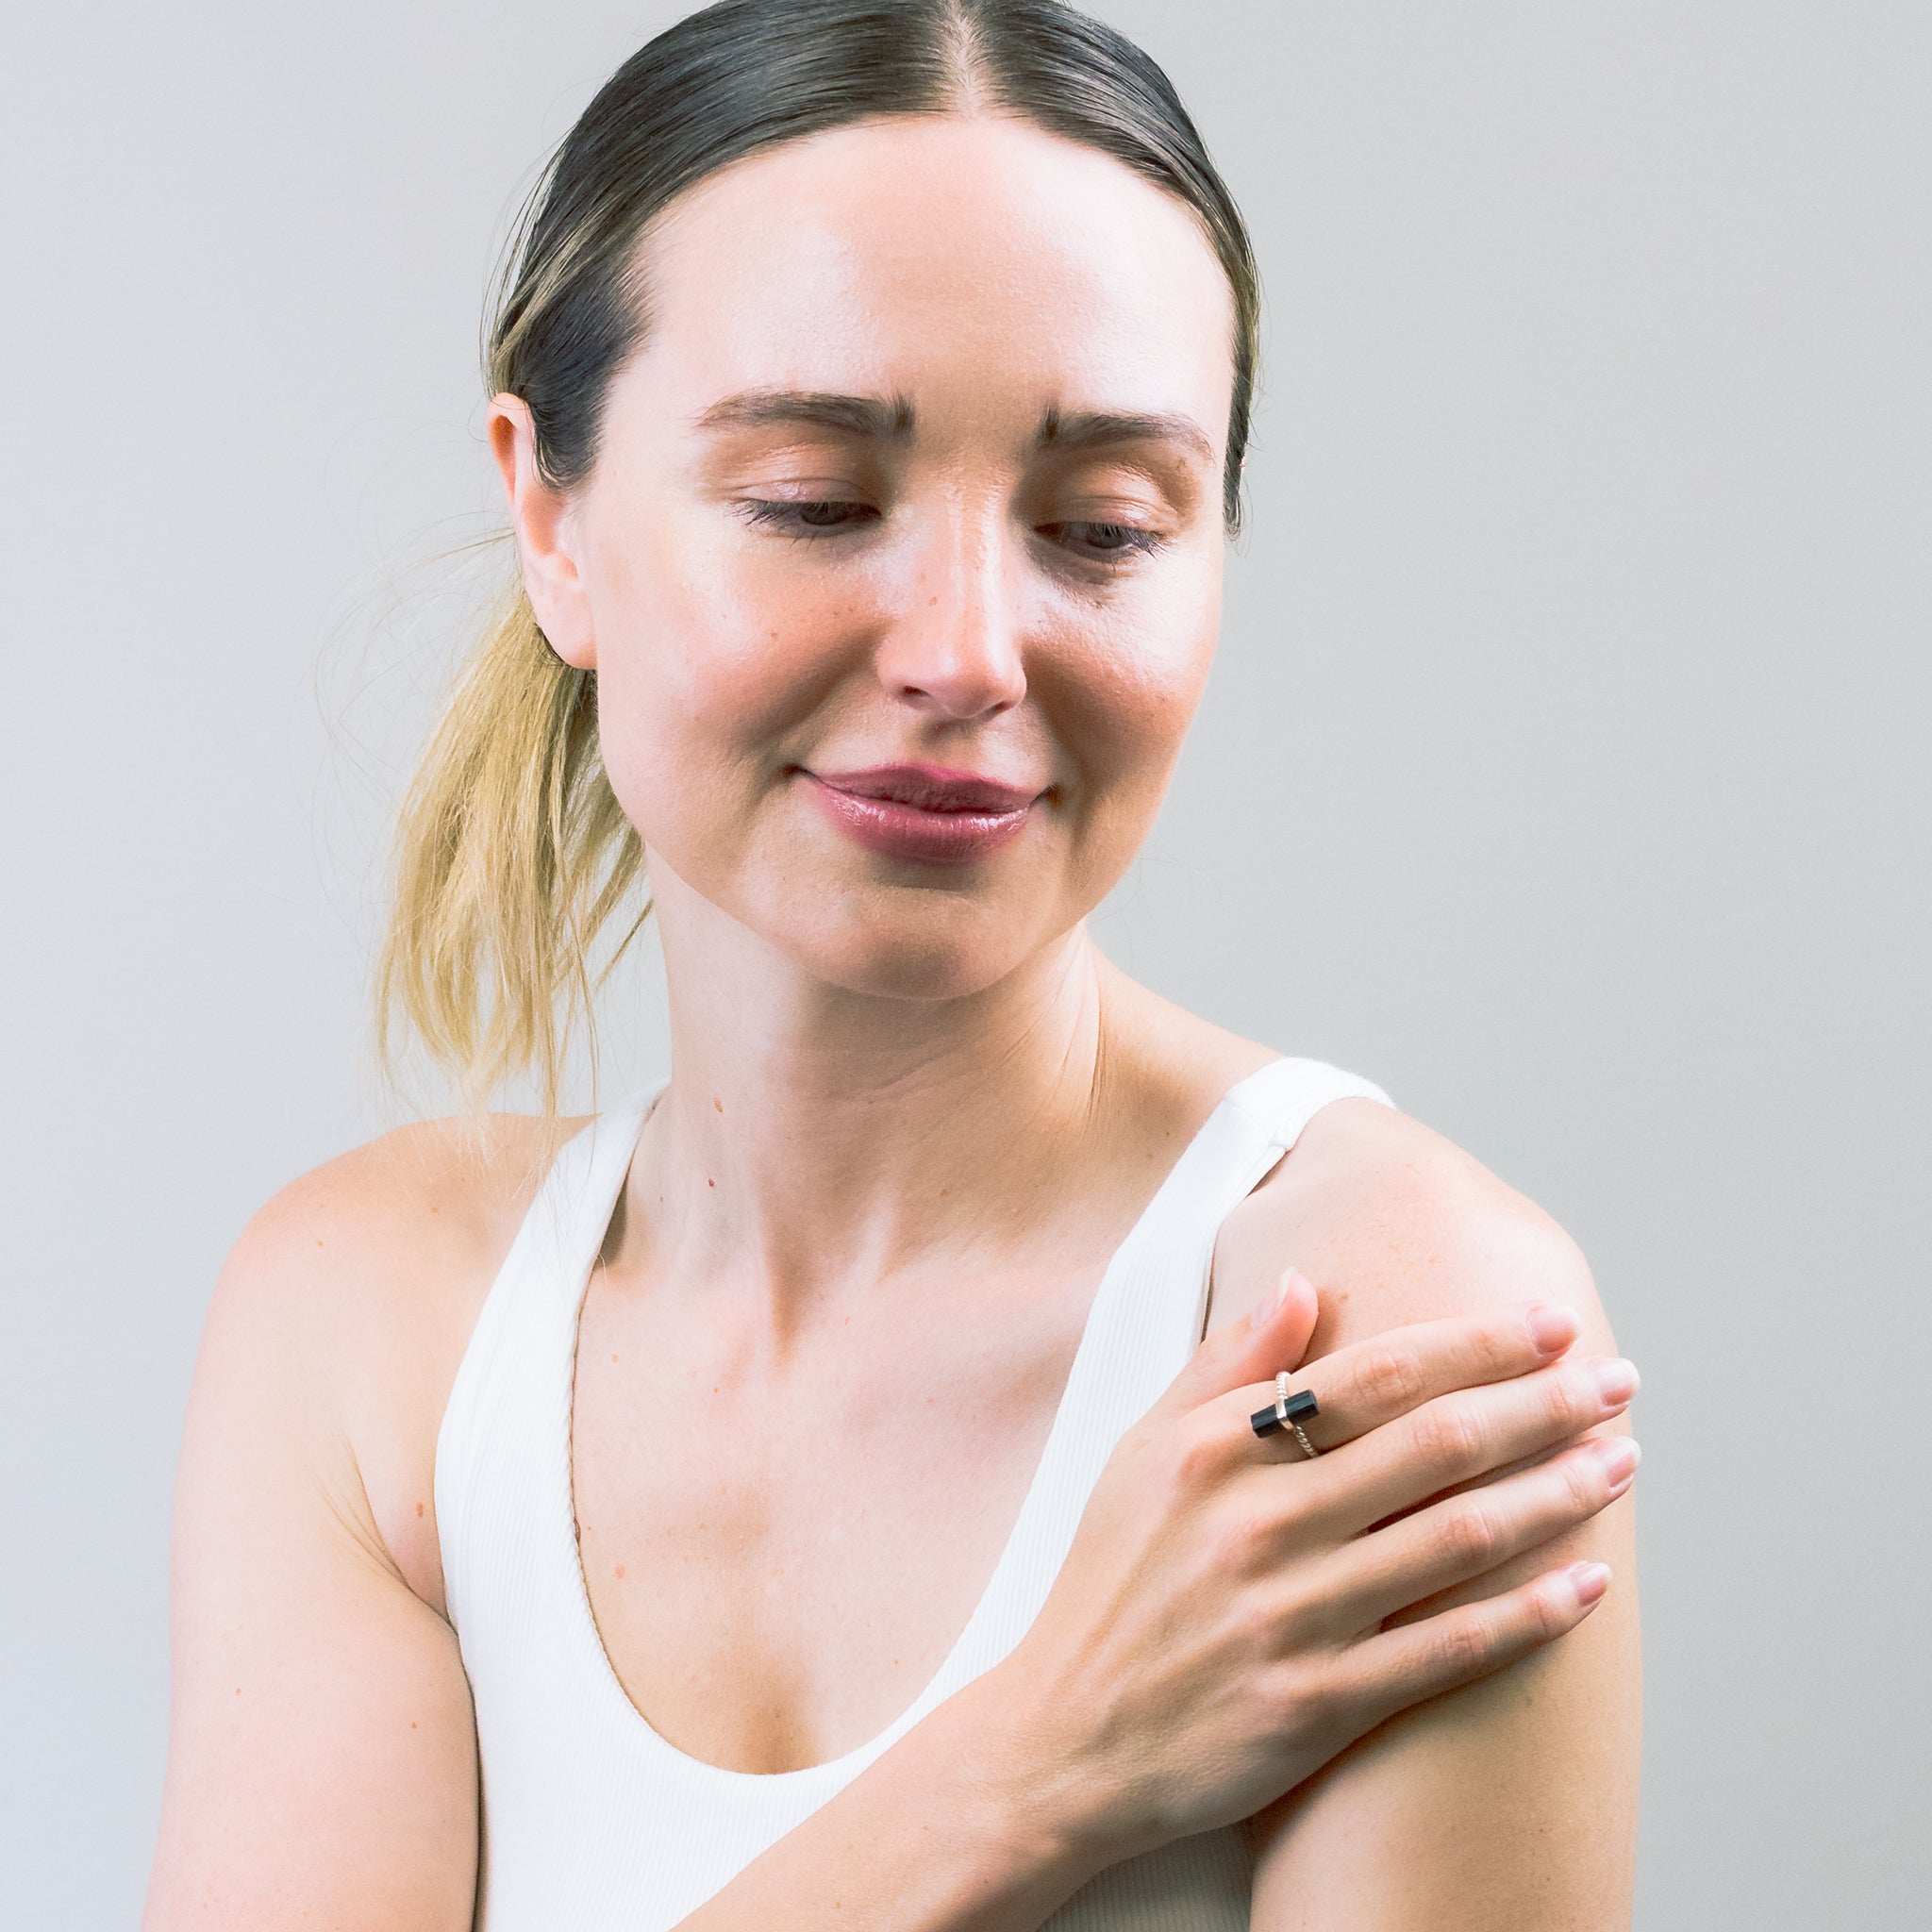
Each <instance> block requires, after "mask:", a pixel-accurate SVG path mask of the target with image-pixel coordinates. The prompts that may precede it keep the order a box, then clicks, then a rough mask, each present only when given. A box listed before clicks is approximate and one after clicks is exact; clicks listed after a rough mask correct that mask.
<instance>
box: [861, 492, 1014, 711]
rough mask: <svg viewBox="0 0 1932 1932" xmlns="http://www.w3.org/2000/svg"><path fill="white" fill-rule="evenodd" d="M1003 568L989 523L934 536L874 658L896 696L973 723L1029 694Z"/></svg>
mask: <svg viewBox="0 0 1932 1932" xmlns="http://www.w3.org/2000/svg"><path fill="white" fill-rule="evenodd" d="M1012 606H1013V585H1012V583H1011V574H1010V572H1009V570H1008V558H1007V557H1006V554H1005V545H1004V543H1003V542H1002V541H1001V536H1000V532H999V530H998V527H997V522H996V519H994V518H991V517H988V518H986V519H983V520H982V519H980V518H966V517H954V518H949V519H947V520H946V524H945V526H944V527H943V528H942V529H941V530H940V531H937V532H935V533H934V541H932V543H930V544H929V545H928V546H926V547H925V552H924V556H923V557H922V558H921V559H920V565H919V568H918V569H917V570H916V571H915V573H914V575H913V581H912V584H911V586H910V591H909V593H908V597H907V600H906V605H905V608H903V609H902V610H901V611H899V612H898V613H897V615H896V616H895V617H894V618H893V620H892V622H891V624H890V625H888V626H887V627H886V631H885V634H884V635H883V637H882V638H881V640H880V642H879V648H878V651H877V653H876V657H875V660H874V661H875V664H876V668H877V673H878V677H879V681H880V682H881V683H882V684H883V685H884V686H885V687H886V689H887V690H888V691H891V694H892V695H893V696H894V697H896V698H897V699H899V700H900V701H901V702H902V703H904V704H908V705H911V706H913V707H914V708H916V709H919V710H921V711H924V712H926V713H927V714H929V715H930V716H932V717H934V718H936V719H947V720H958V721H962V722H970V721H974V720H982V719H987V718H992V717H997V716H998V715H999V713H1000V712H1002V711H1007V710H1010V709H1012V708H1013V707H1014V706H1015V705H1017V704H1018V703H1019V702H1020V700H1021V699H1022V698H1024V696H1025V695H1026V671H1025V664H1024V658H1023V655H1022V652H1021V648H1020V625H1019V622H1018V613H1017V612H1016V611H1015V609H1014V608H1012Z"/></svg>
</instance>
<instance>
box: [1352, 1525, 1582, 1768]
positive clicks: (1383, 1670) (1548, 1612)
mask: <svg viewBox="0 0 1932 1932" xmlns="http://www.w3.org/2000/svg"><path fill="white" fill-rule="evenodd" d="M1609 1583H1610V1569H1609V1565H1608V1564H1607V1563H1571V1564H1568V1565H1566V1566H1565V1567H1564V1568H1562V1569H1560V1570H1552V1571H1549V1572H1546V1573H1545V1574H1543V1575H1541V1576H1539V1577H1536V1578H1534V1579H1533V1580H1532V1581H1531V1582H1528V1583H1525V1584H1524V1585H1522V1586H1521V1587H1520V1588H1518V1589H1516V1590H1511V1591H1505V1592H1504V1593H1503V1594H1502V1595H1501V1596H1494V1597H1490V1598H1487V1599H1486V1600H1485V1601H1483V1602H1481V1603H1474V1604H1463V1605H1460V1606H1458V1607H1457V1608H1455V1609H1453V1610H1443V1611H1442V1612H1441V1614H1440V1615H1437V1616H1434V1617H1426V1618H1424V1620H1423V1621H1422V1622H1421V1623H1419V1624H1402V1625H1401V1626H1400V1627H1398V1628H1396V1629H1394V1630H1384V1631H1381V1632H1378V1633H1377V1634H1376V1635H1374V1636H1373V1637H1367V1638H1364V1639H1363V1640H1362V1641H1360V1642H1359V1643H1357V1644H1354V1645H1353V1646H1351V1648H1350V1649H1349V1650H1348V1652H1347V1653H1346V1654H1345V1657H1344V1659H1343V1660H1342V1662H1341V1665H1340V1666H1339V1671H1338V1681H1337V1683H1336V1685H1335V1689H1336V1691H1337V1692H1338V1694H1339V1695H1340V1696H1341V1698H1342V1699H1343V1700H1344V1701H1346V1700H1348V1699H1350V1698H1358V1699H1360V1701H1361V1703H1362V1705H1363V1706H1364V1707H1366V1708H1367V1709H1368V1710H1369V1711H1370V1712H1371V1716H1370V1719H1369V1723H1368V1724H1366V1725H1364V1726H1363V1729H1364V1730H1370V1729H1373V1728H1374V1726H1375V1725H1376V1724H1380V1723H1381V1722H1382V1721H1383V1719H1385V1718H1389V1717H1392V1716H1394V1714H1395V1713H1396V1712H1397V1711H1398V1710H1407V1708H1408V1707H1410V1706H1411V1705H1414V1704H1421V1703H1422V1702H1423V1701H1424V1699H1426V1698H1430V1697H1440V1696H1441V1694H1442V1693H1443V1691H1456V1690H1459V1689H1460V1688H1461V1687H1462V1686H1463V1685H1464V1684H1473V1683H1474V1682H1475V1681H1476V1680H1477V1679H1478V1678H1480V1677H1487V1676H1489V1675H1490V1674H1491V1673H1493V1672H1496V1671H1500V1670H1502V1669H1504V1668H1505V1666H1507V1665H1508V1664H1513V1663H1515V1662H1516V1661H1517V1660H1518V1659H1519V1658H1520V1657H1528V1656H1530V1655H1531V1654H1532V1653H1534V1652H1536V1651H1538V1650H1541V1648H1542V1647H1543V1646H1544V1645H1545V1644H1546V1643H1552V1642H1554V1641H1556V1640H1557V1638H1558V1637H1561V1636H1563V1635H1565V1634H1566V1633H1567V1632H1569V1631H1571V1630H1574V1629H1575V1627H1576V1626H1577V1624H1580V1623H1582V1622H1583V1620H1584V1618H1586V1617H1587V1616H1589V1615H1590V1613H1591V1610H1593V1609H1595V1607H1597V1605H1598V1604H1599V1603H1601V1602H1602V1601H1603V1596H1604V1592H1605V1591H1607V1589H1608V1588H1609ZM1357 1735H1359V1733H1358V1734H1357Z"/></svg>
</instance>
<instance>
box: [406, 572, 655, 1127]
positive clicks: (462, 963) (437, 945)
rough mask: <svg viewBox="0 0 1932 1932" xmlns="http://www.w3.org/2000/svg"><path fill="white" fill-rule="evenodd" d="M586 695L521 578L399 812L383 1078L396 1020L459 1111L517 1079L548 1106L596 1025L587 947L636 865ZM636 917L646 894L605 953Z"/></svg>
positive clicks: (586, 684)
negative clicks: (576, 1039)
mask: <svg viewBox="0 0 1932 1932" xmlns="http://www.w3.org/2000/svg"><path fill="white" fill-rule="evenodd" d="M596 697H597V693H596V678H595V675H594V674H592V673H590V672H585V671H575V670H573V669H572V668H571V667H570V666H569V665H568V664H566V663H564V662H563V660H562V659H561V658H558V656H557V654H556V653H555V652H554V651H552V650H551V648H550V646H549V644H548V643H547V642H546V641H545V640H544V637H543V633H542V632H541V630H540V629H539V628H538V625H537V619H536V615H535V613H534V612H533V611H532V610H531V608H530V604H529V599H528V598H527V597H525V595H524V592H523V589H522V586H521V584H519V585H518V586H517V587H516V589H515V590H514V591H512V592H511V593H510V595H509V596H508V598H507V599H506V600H505V602H504V604H503V606H502V608H500V610H499V611H498V613H497V616H496V618H495V620H494V622H493V623H492V624H491V626H490V628H489V630H488V631H487V633H486V634H485V636H484V639H483V642H482V644H481V646H480V647H479V648H478V650H477V651H476V654H475V657H474V658H472V660H471V661H470V663H469V665H468V666H467V667H466V668H465V670H464V671H463V673H462V675H461V676H460V678H459V679H458V683H457V687H456V690H455V691H454V692H453V693H452V695H451V697H450V701H449V705H448V708H446V709H445V711H444V713H443V715H442V718H441V723H440V724H438V726H437V728H436V731H435V734H434V736H433V737H432V738H431V740H430V742H429V746H428V749H427V751H426V752H425V756H424V758H423V762H422V764H421V766H420V767H419V769H418V771H417V773H416V776H415V780H414V782H413V783H412V784H411V786H410V788H409V791H408V798H407V800H406V801H405V803H404V806H403V811H402V818H401V823H400V824H399V826H398V829H397V837H396V845H395V856H394V897H393V909H392V912H391V921H390V927H389V933H388V936H387V939H386V941H385V943H384V946H383V950H382V958H381V963H380V965H379V967H378V969H377V973H376V1013H377V1043H378V1049H379V1053H380V1056H381V1058H382V1062H383V1064H384V1066H385V1068H389V1069H392V1068H393V1066H394V1061H395V1054H394V1046H395V1030H396V1029H395V1023H396V1022H397V1020H398V1019H400V1020H402V1021H403V1022H404V1023H405V1025H406V1027H407V1028H408V1029H413V1031H414V1032H415V1034H416V1036H417V1037H418V1038H419V1039H420V1041H422V1043H423V1046H424V1047H425V1050H426V1051H427V1053H428V1055H429V1057H430V1058H431V1060H432V1061H434V1062H435V1063H437V1064H438V1065H440V1066H441V1067H442V1068H444V1069H445V1070H446V1071H448V1072H449V1073H450V1074H453V1075H454V1076H455V1077H456V1080H457V1084H458V1091H459V1092H460V1093H461V1095H462V1098H463V1100H464V1102H465V1104H466V1105H469V1106H471V1107H475V1106H480V1105H481V1104H482V1102H483V1101H484V1100H485V1099H486V1098H487V1097H488V1096H489V1095H490V1094H491V1093H492V1092H494V1091H496V1090H497V1089H498V1088H500V1087H501V1086H502V1085H503V1083H504V1082H505V1081H506V1080H508V1079H511V1078H514V1077H516V1076H518V1075H522V1074H530V1075H532V1076H533V1077H534V1078H535V1081H536V1083H537V1090H538V1091H539V1093H540V1094H541V1097H542V1103H543V1107H544V1109H545V1111H546V1112H555V1111H556V1109H557V1105H558V1092H559V1089H560V1087H561V1083H562V1078H563V1071H564V1063H565V1058H566V1055H567V1054H568V1051H569V1048H570V1044H571V1040H572V1036H573V1034H574V1032H575V1028H576V1027H577V1026H578V1025H582V1026H583V1028H584V1029H585V1035H586V1038H587V1039H589V1038H590V1037H591V1032H592V1024H593V1023H592V1011H591V998H592V994H593V992H594V990H595V989H594V984H593V980H592V975H591V964H590V961H591V947H592V945H593V943H594V941H595V940H596V938H597V935H598V934H599V933H600V932H601V931H602V930H603V928H604V927H605V925H606V924H608V922H609V920H610V918H611V916H612V915H613V914H614V913H615V912H616V911H617V909H618V908H619V907H620V906H622V905H623V904H624V902H625V898H626V897H627V896H628V895H629V893H630V891H631V890H632V888H633V887H634V886H635V885H636V884H637V883H638V881H639V879H640V876H641V873H642V870H643V847H642V845H641V841H639V839H638V835H637V833H636V831H635V830H634V829H633V828H632V826H631V824H630V823H629V821H628V820H627V819H626V818H625V815H624V810H623V808H622V807H621V806H619V804H618V802H617V799H616V797H615V795H614V794H613V793H612V791H611V790H610V785H609V781H608V779H607V778H606V777H605V775H604V759H603V755H602V752H601V750H600V749H599V745H598V739H597V708H596ZM649 912H650V903H649V901H648V899H646V900H645V901H644V902H643V904H642V905H641V908H639V910H638V912H637V915H636V917H635V919H634V920H633V922H632V924H631V925H630V928H629V930H628V931H627V932H625V935H624V937H623V939H622V940H620V941H619V942H618V944H617V945H616V947H615V948H614V949H613V950H612V953H611V960H612V961H614V960H615V958H617V957H618V956H619V955H621V954H622V953H623V951H624V949H625V947H626V946H627V945H628V944H629V943H630V941H631V940H632V939H634V938H635V937H636V936H637V933H638V931H639V929H640V928H641V926H642V924H643V923H644V920H645V919H646V918H647V917H648V916H649ZM608 964H609V962H607V964H606V966H605V969H604V970H605V971H607V972H608Z"/></svg>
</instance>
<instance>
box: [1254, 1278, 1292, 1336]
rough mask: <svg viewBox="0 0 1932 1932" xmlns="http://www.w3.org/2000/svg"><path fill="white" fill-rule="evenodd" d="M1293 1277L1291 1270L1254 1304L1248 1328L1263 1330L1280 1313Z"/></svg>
mask: <svg viewBox="0 0 1932 1932" xmlns="http://www.w3.org/2000/svg"><path fill="white" fill-rule="evenodd" d="M1293 1275H1294V1270H1293V1269H1292V1268H1291V1269H1290V1270H1289V1271H1288V1273H1287V1274H1284V1275H1283V1276H1282V1277H1281V1279H1280V1280H1279V1281H1277V1282H1276V1283H1275V1284H1274V1287H1273V1288H1271V1289H1270V1290H1269V1291H1268V1292H1267V1293H1266V1294H1264V1295H1263V1296H1262V1297H1261V1299H1260V1300H1259V1301H1258V1302H1257V1303H1256V1305H1255V1311H1254V1313H1253V1314H1251V1315H1250V1316H1249V1317H1248V1326H1249V1327H1250V1328H1265V1327H1267V1325H1268V1324H1269V1323H1271V1322H1272V1321H1274V1318H1275V1316H1276V1315H1278V1314H1280V1312H1281V1305H1282V1303H1283V1302H1285V1301H1286V1300H1287V1299H1288V1284H1289V1282H1290V1281H1291V1279H1292V1277H1293Z"/></svg>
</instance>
